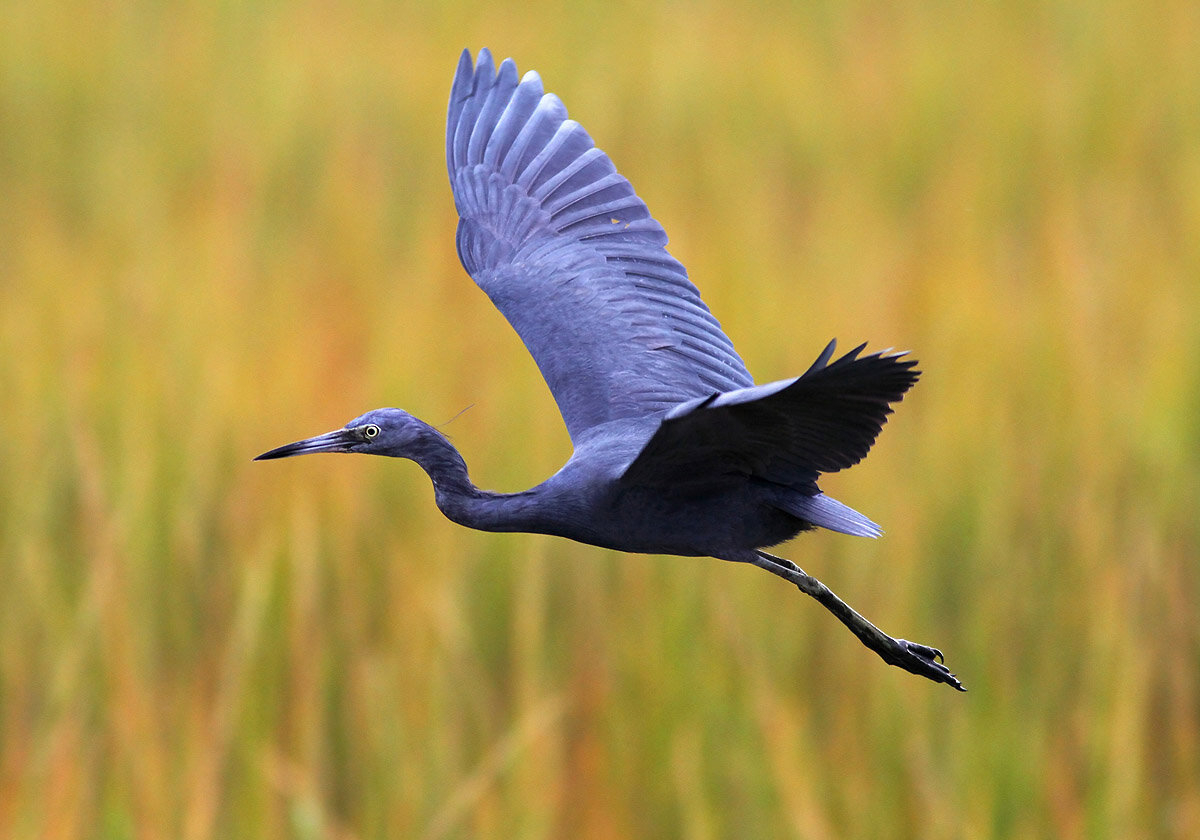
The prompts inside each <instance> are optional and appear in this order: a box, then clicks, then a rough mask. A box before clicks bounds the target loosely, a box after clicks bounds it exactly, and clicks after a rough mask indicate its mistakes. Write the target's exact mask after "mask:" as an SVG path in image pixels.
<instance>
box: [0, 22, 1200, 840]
mask: <svg viewBox="0 0 1200 840" xmlns="http://www.w3.org/2000/svg"><path fill="white" fill-rule="evenodd" d="M1197 43H1200V6H1198V5H1197V4H1195V3H1194V2H1190V1H1189V0H1163V2H1157V3H1149V4H1145V3H1138V2H1133V0H1100V2H1090V1H1089V2H1087V3H1084V2H1078V0H1076V1H1075V2H1072V0H1051V2H1046V3H1030V2H1021V0H1013V2H1007V3H999V2H982V3H971V4H955V3H946V2H925V0H919V2H915V3H900V4H894V3H883V2H866V1H865V0H864V2H848V3H836V2H821V0H818V2H814V3H804V4H788V3H765V4H759V5H757V6H748V5H745V4H736V3H730V2H717V0H708V2H699V3H692V4H683V3H673V2H661V3H629V2H618V3H615V4H614V3H603V4H602V3H599V2H595V0H578V2H574V3H569V4H555V3H535V4H533V5H528V6H524V7H520V8H519V9H518V7H515V6H512V4H496V5H495V6H491V7H486V8H481V7H480V4H466V3H461V4H460V3H449V2H447V3H442V4H418V3H398V4H397V3H382V2H370V1H369V0H364V1H363V2H358V3H344V4H334V3H327V2H319V1H318V0H307V1H306V2H298V3H292V2H283V1H282V0H277V1H276V2H268V0H257V2H247V3H203V2H180V3H157V2H149V0H146V1H145V2H132V1H131V0H128V1H126V2H122V0H116V1H115V2H85V0H64V2H58V3H46V2H39V1H37V0H7V2H5V3H4V4H2V5H0V395H2V397H0V398H2V400H3V408H2V410H0V580H3V586H2V588H0V836H4V837H13V838H26V837H42V838H77V837H78V838H84V837H86V838H93V837H95V838H176V837H178V838H188V839H189V840H192V839H193V838H194V839H196V840H198V839H199V838H217V837H221V838H226V837H230V838H233V837H236V838H251V840H253V838H281V837H296V838H396V837H413V838H429V839H430V840H435V839H440V838H458V837H462V838H467V837H470V838H487V837H496V838H541V837H573V838H584V839H585V840H588V839H590V838H596V839H597V840H599V838H630V837H647V838H649V837H654V838H659V837H687V838H717V837H796V838H814V840H815V839H818V838H848V837H859V838H1014V837H1016V838H1033V837H1051V838H1085V837H1086V838H1129V837H1170V838H1187V837H1196V836H1200V624H1198V622H1197V602H1198V596H1200V568H1198V564H1197V558H1198V556H1200V521H1198V520H1200V517H1197V513H1198V509H1197V507H1198V503H1197V499H1198V498H1200V479H1198V476H1200V328H1198V326H1197V325H1198V324H1200V60H1198V59H1197V57H1196V55H1197V53H1196V44H1197ZM484 45H487V46H490V47H492V48H493V50H494V51H495V52H496V53H497V54H498V55H499V56H505V55H513V56H515V57H516V58H517V60H518V64H519V66H520V67H521V69H522V70H525V69H530V68H536V69H538V70H539V71H540V72H541V74H542V76H543V79H544V80H545V81H546V84H547V87H548V89H550V90H553V91H555V92H557V93H559V94H560V95H561V96H562V98H563V99H564V100H565V102H566V103H567V105H568V107H569V108H570V109H571V112H572V115H573V116H574V117H576V118H577V119H579V120H580V121H581V122H583V123H584V124H585V125H586V126H587V127H588V129H589V130H590V132H591V133H592V135H593V136H594V137H595V138H597V141H598V142H599V144H600V145H601V146H602V147H603V148H605V149H606V150H607V151H608V152H609V153H610V154H611V155H612V157H613V158H614V160H615V161H616V162H617V164H618V166H620V167H621V169H622V171H623V172H624V173H625V174H626V175H628V176H629V177H630V179H631V180H632V181H633V183H634V184H635V185H636V186H637V187H638V189H639V192H640V193H641V195H642V196H643V197H644V198H645V199H646V200H647V202H648V203H649V205H650V207H651V209H652V210H653V211H654V212H655V214H656V215H657V216H658V218H659V219H660V220H662V221H663V223H664V225H665V226H666V227H667V229H668V231H669V232H670V233H671V235H672V245H671V248H672V251H673V253H674V254H676V255H677V256H678V257H679V258H680V259H682V260H683V261H684V263H685V264H687V265H688V267H689V269H690V270H691V273H692V276H693V278H694V279H695V280H696V281H697V283H698V285H699V286H700V287H701V289H702V291H703V292H704V294H705V297H706V299H707V301H708V303H709V304H710V306H711V307H712V308H713V310H714V311H715V313H716V314H717V316H718V317H719V318H721V320H722V323H723V324H724V326H725V327H726V329H727V331H728V332H729V333H730V335H731V336H732V337H733V339H734V341H735V342H736V343H737V345H738V347H739V349H740V350H741V352H742V355H743V356H744V357H745V358H746V360H747V363H748V364H749V366H750V367H751V369H752V370H753V371H754V372H755V373H756V375H757V376H758V378H759V379H760V380H770V379H774V378H781V377H784V376H787V375H793V374H795V373H797V372H798V371H800V370H802V369H803V368H804V367H806V366H807V365H808V364H809V362H810V361H811V360H812V358H813V357H814V356H815V355H816V354H817V352H819V350H820V349H821V347H822V346H823V345H824V343H825V342H826V341H827V340H828V338H829V337H831V336H834V335H836V336H838V337H839V338H841V339H842V340H843V341H844V342H852V343H857V342H858V341H860V340H865V339H870V340H871V341H872V342H873V345H874V346H876V347H882V346H887V345H897V346H904V347H906V348H911V349H912V350H913V351H914V352H915V355H916V356H917V357H919V358H920V360H921V362H922V367H923V369H924V370H925V376H924V378H923V379H922V381H921V382H920V384H919V385H918V387H917V388H916V389H915V390H914V391H913V392H912V393H911V394H910V396H909V398H908V399H906V400H905V402H904V403H903V405H902V406H900V410H899V411H898V412H897V414H896V415H895V417H894V418H893V420H892V422H891V423H890V424H889V426H888V427H887V429H886V430H885V433H884V434H883V436H882V438H881V440H880V443H879V444H878V445H877V447H876V449H875V451H874V452H873V453H872V456H871V457H870V458H869V459H868V460H867V461H866V462H865V463H864V464H863V465H862V466H860V467H856V468H855V469H854V470H853V471H851V472H850V473H848V474H846V475H837V476H831V477H829V478H828V479H827V480H826V481H825V482H824V484H825V486H826V488H827V489H829V490H830V491H831V492H832V493H833V494H834V495H836V496H838V497H839V498H841V499H843V500H845V501H846V502H848V503H849V504H852V505H853V506H855V507H856V508H859V509H861V510H863V511H864V512H866V513H867V514H869V515H870V516H872V517H873V518H875V519H876V520H877V521H879V522H881V523H883V524H884V526H885V527H886V528H887V529H888V534H887V535H886V537H885V538H884V539H882V540H880V541H877V542H873V541H868V540H854V539H850V538H847V537H843V536H839V535H835V534H830V533H824V532H823V533H819V534H813V535H808V536H806V537H804V538H803V539H801V540H799V541H797V542H796V543H795V544H793V545H790V546H786V547H784V549H783V552H782V553H784V554H785V555H786V556H790V557H792V558H794V559H796V560H797V561H798V562H799V563H801V564H802V565H803V566H804V567H805V568H806V569H808V570H809V571H811V572H813V573H814V574H816V575H818V576H819V577H820V578H822V579H823V580H824V581H826V582H827V583H828V584H830V586H832V587H833V588H834V589H835V590H836V591H838V592H839V593H841V594H842V595H843V596H844V597H846V599H847V600H848V601H849V602H850V603H852V604H854V605H855V606H856V607H857V608H858V609H859V610H861V611H862V612H864V613H865V614H866V615H868V616H869V617H871V618H872V619H873V620H875V621H876V622H878V623H879V624H880V625H881V626H882V627H883V628H884V629H886V630H888V631H889V632H891V633H893V634H898V635H901V636H905V637H907V638H913V639H917V640H919V641H923V642H927V643H931V644H936V645H938V646H940V647H942V648H943V649H944V650H945V651H946V654H947V658H948V660H949V663H950V664H951V666H952V667H953V668H954V669H955V670H956V671H957V672H958V673H959V674H960V676H962V678H963V679H964V680H965V681H966V683H967V685H968V686H969V687H970V689H971V692H970V693H969V694H967V695H958V694H956V693H955V692H953V691H951V690H949V689H948V688H946V687H945V686H935V685H932V684H929V683H926V682H924V681H921V680H919V679H917V678H916V677H913V676H910V675H908V674H905V673H902V672H900V671H898V670H896V669H893V668H887V667H885V666H884V665H883V664H882V663H881V662H879V661H878V660H877V659H876V658H875V657H874V656H872V655H871V654H870V653H869V652H867V651H865V650H864V649H863V648H862V647H860V646H859V644H858V643H857V641H855V640H854V639H853V638H852V637H851V636H850V634H848V633H847V632H846V631H845V630H844V629H843V628H842V627H841V626H840V625H838V624H837V623H836V622H835V621H834V620H833V619H832V618H831V617H830V616H829V615H827V614H825V613H824V612H823V611H822V610H821V609H819V608H818V607H817V606H816V605H815V604H813V603H812V602H811V601H809V600H807V599H805V598H804V597H803V596H801V595H800V594H799V593H798V592H796V591H794V590H793V589H792V588H790V587H787V586H785V585H783V584H782V583H781V582H780V581H779V580H776V579H773V578H771V577H770V576H768V575H765V574H763V573H761V572H759V571H757V570H754V569H750V568H740V567H734V566H730V565H725V564H721V563H718V562H716V561H709V560H693V559H689V560H684V559H679V558H657V557H641V556H622V555H616V554H613V553H610V552H605V551H601V550H599V549H594V548H590V547H586V546H578V545H573V544H569V543H566V542H563V541H560V540H554V539H551V538H545V537H536V536H524V535H488V534H476V533H472V532H468V531H465V530H463V529H459V528H456V527H454V526H452V525H451V524H450V523H448V522H446V521H444V520H443V519H442V518H441V516H440V514H438V512H437V510H436V509H435V507H434V505H433V501H432V498H431V493H430V492H429V488H428V483H427V480H426V479H425V477H424V476H423V475H422V474H421V473H420V472H419V470H417V469H416V468H415V467H414V466H412V465H411V464H407V465H406V464H404V463H399V462H386V461H383V460H380V459H367V458H334V457H321V458H309V459H297V460H296V461H289V462H280V463H269V464H253V463H251V462H250V458H251V457H252V456H253V455H255V454H256V453H258V452H261V451H263V450H265V449H267V448H270V447H272V446H275V445H277V444H280V443H284V442H287V441H290V440H293V439H296V438H299V437H305V436H308V435H311V434H315V433H317V432H321V431H325V430H326V429H329V428H333V427H335V426H338V425H341V424H342V423H344V422H345V421H346V420H348V419H350V418H351V417H354V416H356V415H357V414H359V413H360V412H361V411H363V410H365V409H367V408H372V407H376V406H380V405H390V404H398V405H401V406H403V407H405V408H407V409H410V410H412V411H413V412H414V413H417V414H418V415H420V416H422V417H424V418H426V419H428V420H430V421H432V422H443V421H448V420H450V419H451V418H452V417H454V416H455V415H456V414H457V413H458V412H459V411H460V410H462V409H463V408H464V407H466V406H472V408H471V409H470V410H469V411H467V412H465V413H464V414H462V416H460V417H458V418H457V419H455V420H454V421H453V423H451V424H450V425H449V426H448V427H447V430H448V431H449V432H450V433H451V434H453V436H454V438H455V441H456V442H457V443H458V445H459V446H460V447H461V448H462V449H463V451H464V454H465V455H466V457H467V460H468V463H470V464H471V465H472V471H473V477H474V478H475V480H476V481H477V482H478V483H479V484H481V485H483V486H490V487H495V488H497V489H506V490H511V489H517V488H520V487H523V486H529V485H531V484H534V483H536V482H537V481H539V480H541V479H542V478H543V477H544V476H545V475H547V474H548V473H549V472H551V471H553V470H554V469H556V468H557V467H558V466H559V465H560V464H561V463H562V461H563V460H565V458H566V456H567V454H568V453H569V443H568V440H567V437H566V434H565V432H564V431H563V429H562V427H561V424H560V421H559V419H558V416H557V412H556V411H555V408H554V404H553V402H552V400H551V399H550V397H549V395H548V393H547V392H546V390H545V386H544V385H543V383H542V381H541V379H540V378H539V377H538V375H537V371H536V368H535V367H534V365H533V363H532V361H530V360H529V358H528V357H527V355H526V354H525V352H524V349H523V348H522V347H521V345H520V342H519V340H518V339H517V338H516V337H515V335H514V334H513V333H512V332H511V330H510V329H509V328H508V326H507V324H505V323H504V321H503V319H502V318H501V317H500V316H499V315H498V314H497V313H496V312H495V311H494V310H493V309H492V308H491V306H490V305H489V303H488V302H487V300H486V298H485V297H484V296H483V295H482V294H481V293H480V292H479V291H478V290H477V289H476V288H475V287H474V286H473V284H472V283H471V282H470V281H469V280H468V279H467V278H466V276H465V275H464V273H463V272H462V270H461V268H460V267H459V265H458V263H457V259H456V257H455V254H454V248H453V231H454V224H455V215H454V210H453V206H452V203H451V200H450V196H449V191H448V189H447V186H446V183H445V174H444V155H443V151H442V122H443V119H444V109H445V101H446V97H447V92H448V90H449V84H450V78H451V74H452V72H453V68H454V64H455V61H456V60H457V57H458V53H459V51H460V50H461V49H462V48H463V47H464V46H470V47H471V48H472V49H475V48H478V47H480V46H484Z"/></svg>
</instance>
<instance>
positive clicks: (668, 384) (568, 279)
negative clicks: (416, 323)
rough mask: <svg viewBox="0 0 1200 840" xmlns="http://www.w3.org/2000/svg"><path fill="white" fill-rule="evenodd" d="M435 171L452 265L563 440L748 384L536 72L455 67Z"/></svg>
mask: <svg viewBox="0 0 1200 840" xmlns="http://www.w3.org/2000/svg"><path fill="white" fill-rule="evenodd" d="M446 163H447V167H448V169H449V172H450V184H451V189H452V191H453V193H454V201H455V205H456V206H457V208H458V212H459V217H460V220H459V227H458V236H457V247H458V253H459V257H460V259H461V260H462V263H463V266H464V267H465V268H466V269H467V271H468V272H469V273H470V274H471V276H472V278H474V280H475V282H476V283H477V284H478V285H479V286H480V288H482V289H483V291H484V292H486V293H487V295H488V297H489V298H491V300H492V302H493V303H494V304H495V305H496V307H497V308H498V309H499V310H500V311H501V312H502V313H503V314H504V316H505V318H507V319H508V321H509V323H510V324H511V325H512V326H513V328H514V329H515V330H516V331H517V333H518V334H519V335H520V336H521V339H522V340H523V341H524V342H525V346H526V347H527V348H528V349H529V352H530V354H531V355H532V356H533V358H534V360H535V361H536V362H537V364H538V367H539V368H540V369H541V371H542V375H543V376H544V377H545V379H546V382H547V384H548V385H549V386H550V390H551V392H552V393H553V394H554V397H555V399H556V401H557V402H558V405H559V409H560V410H561V411H562V415H563V419H564V420H565V422H566V424H567V429H568V431H569V432H570V433H571V437H572V438H573V439H574V438H577V437H578V435H580V434H582V433H583V432H585V431H586V430H587V429H590V428H592V427H594V426H596V425H599V424H601V423H604V422H607V421H610V420H617V419H622V418H630V417H641V416H646V415H650V414H654V413H661V412H665V411H666V410H668V409H670V408H671V407H672V406H675V405H678V404H679V403H683V402H686V401H688V400H691V399H695V398H699V397H705V396H708V395H710V394H712V393H714V392H723V391H733V390H736V389H738V388H744V387H747V386H749V385H752V384H753V380H752V379H751V377H750V374H749V373H748V372H747V371H746V367H745V364H744V363H743V362H742V360H741V358H740V357H739V356H738V354H737V352H736V351H735V350H734V348H733V344H732V342H730V340H729V339H728V337H726V336H725V334H724V333H723V332H722V331H721V327H720V325H719V324H718V323H717V320H716V319H715V318H714V317H713V316H712V313H711V312H709V310H708V307H707V306H705V305H704V302H703V301H702V300H701V298H700V294H699V292H698V291H697V290H696V287H695V286H693V285H692V283H691V282H690V281H689V280H688V278H687V271H686V270H685V269H684V267H683V266H682V265H681V264H680V263H679V262H678V261H677V260H675V258H674V257H672V256H671V255H670V254H669V253H668V252H667V251H666V248H665V245H666V243H667V235H666V232H665V231H664V230H663V229H662V226H661V225H660V224H659V223H658V222H657V221H655V220H654V218H653V217H652V216H651V215H650V211H649V210H648V209H647V208H646V205H645V203H644V202H642V200H641V199H640V198H639V197H638V196H637V194H636V193H635V192H634V189H633V187H632V186H631V185H630V183H629V181H627V180H626V179H625V178H624V177H623V176H622V175H621V174H620V173H619V172H617V169H616V167H615V166H614V165H613V163H612V161H611V160H609V158H608V156H607V155H605V154H604V153H603V152H602V151H600V150H599V149H597V148H596V147H595V145H594V144H593V143H592V139H591V137H589V136H588V134H587V132H586V131H585V130H584V129H583V127H582V126H580V125H579V123H577V122H575V121H574V120H571V119H569V118H568V117H567V110H566V108H565V107H564V106H563V104H562V102H561V101H560V100H559V99H558V97H556V96H554V95H553V94H548V93H545V91H544V90H543V88H542V82H541V79H540V77H539V76H538V75H537V73H534V72H529V73H526V74H525V75H524V77H522V78H521V79H520V81H518V77H517V68H516V65H515V64H514V63H513V62H512V60H511V59H506V60H505V61H503V62H501V64H500V66H499V68H496V66H495V64H494V63H493V61H492V57H491V54H490V53H489V52H488V51H487V50H482V51H480V53H479V57H478V59H477V61H475V62H472V60H471V55H470V53H469V52H467V51H464V52H463V55H462V57H461V58H460V59H459V63H458V71H457V73H456V75H455V78H454V84H453V86H452V88H451V93H450V107H449V112H448V116H447V122H446Z"/></svg>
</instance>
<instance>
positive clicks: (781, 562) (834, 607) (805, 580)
mask: <svg viewBox="0 0 1200 840" xmlns="http://www.w3.org/2000/svg"><path fill="white" fill-rule="evenodd" d="M731 559H737V560H741V561H743V562H747V563H753V564H754V565H755V566H758V567H759V568H760V569H766V570H767V571H768V572H770V573H771V574H774V575H778V576H779V577H781V578H783V579H784V580H787V581H791V582H792V583H794V584H796V586H798V587H799V588H800V590H801V591H802V592H804V593H805V594H807V595H811V596H812V597H813V598H815V599H816V600H817V601H818V602H819V603H820V604H821V605H822V606H823V607H825V609H827V610H829V611H830V612H831V613H833V614H834V615H835V616H837V619H838V621H840V622H842V624H845V625H846V626H847V627H848V628H850V631H851V632H852V633H854V635H855V636H858V638H859V641H861V642H862V643H863V644H864V645H866V646H867V647H868V648H870V649H871V650H873V651H875V652H876V653H877V654H879V656H880V658H881V659H883V661H884V662H886V663H888V664H889V665H895V666H897V667H899V668H903V669H904V670H906V671H909V672H911V673H913V674H917V675H918V676H922V677H925V678H927V679H930V680H933V681H934V682H943V683H946V684H947V685H951V686H954V687H955V688H957V689H958V690H959V691H966V690H967V689H966V688H965V687H963V684H962V683H961V682H959V681H958V678H957V677H955V676H954V674H952V673H950V670H949V669H948V668H947V667H946V666H945V665H943V664H942V662H939V661H938V660H942V659H943V657H942V652H941V651H940V650H938V649H937V648H932V647H928V646H927V645H920V644H917V643H916V642H908V641H905V640H904V639H894V638H892V637H891V636H889V635H888V634H886V633H884V632H883V631H882V630H880V629H879V628H878V627H876V626H875V625H874V624H872V623H871V622H869V621H867V620H866V619H865V618H863V617H862V616H861V615H860V614H859V613H857V612H856V611H855V610H854V609H853V608H851V607H850V605H849V604H847V603H846V602H845V601H843V600H842V599H841V598H839V597H838V596H837V595H835V594H833V591H832V590H830V588H829V587H828V586H826V585H825V584H823V583H821V581H819V580H817V579H816V578H815V577H813V576H812V575H809V574H806V573H805V571H804V570H803V569H801V568H800V567H799V566H797V565H796V564H795V563H793V562H792V561H790V560H785V559H783V558H782V557H776V556H775V555H773V554H768V553H767V552H765V551H758V550H755V551H754V552H752V553H748V554H747V555H745V556H742V557H737V558H731Z"/></svg>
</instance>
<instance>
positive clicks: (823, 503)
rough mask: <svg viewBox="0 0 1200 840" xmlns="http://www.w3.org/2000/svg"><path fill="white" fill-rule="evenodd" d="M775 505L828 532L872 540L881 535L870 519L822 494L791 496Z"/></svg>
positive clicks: (881, 531) (880, 531) (878, 528)
mask: <svg viewBox="0 0 1200 840" xmlns="http://www.w3.org/2000/svg"><path fill="white" fill-rule="evenodd" d="M777 505H778V507H779V508H780V509H781V510H785V511H787V512H788V513H790V514H792V515H793V516H798V517H800V518H801V519H803V520H805V521H806V522H811V523H812V524H814V525H818V526H820V527H822V528H828V529H829V530H830V531H837V532H838V533H841V534H849V535H850V536H852V537H871V538H872V539H874V538H875V537H878V536H881V535H882V534H883V529H882V528H880V527H879V526H878V525H876V524H875V523H874V522H872V521H871V520H870V519H867V517H865V516H863V515H862V514H861V513H859V512H858V511H856V510H855V509H854V508H852V507H849V506H848V505H844V504H842V503H841V502H839V501H838V500H837V499H831V498H830V497H829V496H826V495H825V494H824V493H817V494H816V495H815V496H793V497H791V498H789V499H787V500H785V501H782V502H778V503H777Z"/></svg>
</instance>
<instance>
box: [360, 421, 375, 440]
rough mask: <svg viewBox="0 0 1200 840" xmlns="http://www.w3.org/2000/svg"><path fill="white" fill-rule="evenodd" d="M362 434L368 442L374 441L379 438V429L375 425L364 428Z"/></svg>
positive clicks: (371, 424)
mask: <svg viewBox="0 0 1200 840" xmlns="http://www.w3.org/2000/svg"><path fill="white" fill-rule="evenodd" d="M362 432H363V437H365V438H366V439H367V440H374V439H375V438H377V437H379V427H378V426H376V425H375V424H374V423H370V424H368V425H366V426H363V430H362Z"/></svg>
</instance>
